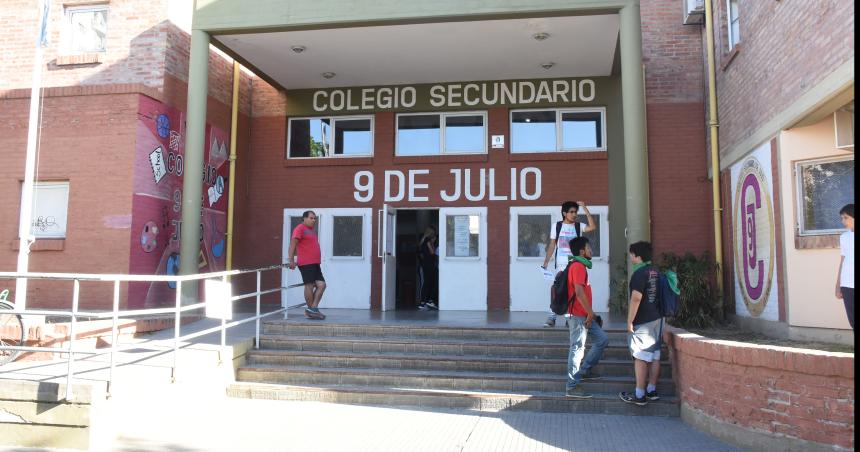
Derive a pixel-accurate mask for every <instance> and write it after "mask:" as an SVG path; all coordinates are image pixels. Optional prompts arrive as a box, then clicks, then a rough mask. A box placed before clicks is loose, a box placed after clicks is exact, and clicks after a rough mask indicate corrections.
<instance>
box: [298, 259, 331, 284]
mask: <svg viewBox="0 0 860 452" xmlns="http://www.w3.org/2000/svg"><path fill="white" fill-rule="evenodd" d="M299 272H300V273H301V274H302V282H303V283H305V284H313V283H315V282H317V281H325V278H323V275H322V268H320V264H308V265H299Z"/></svg>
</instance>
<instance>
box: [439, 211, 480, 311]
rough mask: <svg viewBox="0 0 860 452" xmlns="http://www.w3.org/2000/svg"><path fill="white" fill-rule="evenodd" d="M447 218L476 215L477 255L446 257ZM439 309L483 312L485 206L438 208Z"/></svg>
mask: <svg viewBox="0 0 860 452" xmlns="http://www.w3.org/2000/svg"><path fill="white" fill-rule="evenodd" d="M448 215H477V216H478V219H479V220H478V225H479V226H478V231H479V232H478V234H479V235H478V256H476V257H454V256H448V249H447V246H448V243H447V240H448V232H447V221H446V220H447V219H446V217H447V216H448ZM439 309H440V310H446V311H463V310H474V311H486V310H487V207H486V206H474V207H442V208H440V209H439Z"/></svg>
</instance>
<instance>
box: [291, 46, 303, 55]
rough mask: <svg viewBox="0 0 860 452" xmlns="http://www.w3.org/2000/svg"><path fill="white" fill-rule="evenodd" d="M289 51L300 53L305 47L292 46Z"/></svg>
mask: <svg viewBox="0 0 860 452" xmlns="http://www.w3.org/2000/svg"><path fill="white" fill-rule="evenodd" d="M290 50H292V51H293V52H295V53H302V52H304V51H305V50H306V48H305V46H292V47H290Z"/></svg>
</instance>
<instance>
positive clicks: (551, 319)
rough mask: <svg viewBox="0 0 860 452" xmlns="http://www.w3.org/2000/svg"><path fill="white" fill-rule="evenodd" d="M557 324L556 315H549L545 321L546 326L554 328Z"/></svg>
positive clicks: (544, 325)
mask: <svg viewBox="0 0 860 452" xmlns="http://www.w3.org/2000/svg"><path fill="white" fill-rule="evenodd" d="M554 326H555V317H548V318H547V319H546V322H544V323H543V327H544V328H552V327H554Z"/></svg>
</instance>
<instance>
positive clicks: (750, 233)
mask: <svg viewBox="0 0 860 452" xmlns="http://www.w3.org/2000/svg"><path fill="white" fill-rule="evenodd" d="M731 171H732V219H733V221H734V225H733V230H734V254H735V256H734V261H735V312H737V314H738V315H741V316H745V317H758V318H762V319H764V320H772V321H779V306H778V305H777V303H778V302H777V292H778V290H777V280H776V235H775V234H776V228H775V223H774V216H773V215H774V212H773V178H772V174H773V172H772V169H771V159H770V143H765V144H763V145H762V146H760V147H759V148H758V149H756V150H755V151H753V152H752V153H750V155H748V156H747V157H746V158H744V159H743V160H741V161H740V162H739V163H736V164H735V165H734V166H732V170H731Z"/></svg>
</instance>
